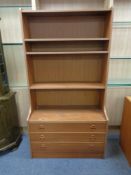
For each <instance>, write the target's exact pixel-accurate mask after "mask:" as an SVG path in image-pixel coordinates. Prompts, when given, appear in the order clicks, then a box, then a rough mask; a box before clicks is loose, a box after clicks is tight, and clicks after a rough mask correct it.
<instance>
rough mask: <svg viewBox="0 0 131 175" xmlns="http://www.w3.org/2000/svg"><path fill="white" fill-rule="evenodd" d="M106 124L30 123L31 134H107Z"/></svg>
mask: <svg viewBox="0 0 131 175" xmlns="http://www.w3.org/2000/svg"><path fill="white" fill-rule="evenodd" d="M106 128H107V124H106V123H36V124H35V123H29V131H30V132H105V131H106Z"/></svg>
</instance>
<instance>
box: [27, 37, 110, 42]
mask: <svg viewBox="0 0 131 175" xmlns="http://www.w3.org/2000/svg"><path fill="white" fill-rule="evenodd" d="M24 41H25V42H46V41H48V42H52V41H109V38H50V39H48V38H47V39H45V38H31V39H24Z"/></svg>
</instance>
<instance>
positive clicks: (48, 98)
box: [21, 9, 112, 158]
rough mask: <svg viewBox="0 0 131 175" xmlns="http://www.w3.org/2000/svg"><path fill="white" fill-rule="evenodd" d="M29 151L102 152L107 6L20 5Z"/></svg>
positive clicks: (109, 18)
mask: <svg viewBox="0 0 131 175" xmlns="http://www.w3.org/2000/svg"><path fill="white" fill-rule="evenodd" d="M21 18H22V28H23V41H24V46H25V58H26V63H27V71H28V79H29V92H30V99H31V114H30V116H29V118H28V128H29V136H30V145H31V155H32V157H34V158H40V157H65V158H67V157H72V158H75V157H92V158H93V157H95V158H102V157H104V150H105V145H106V135H107V128H108V118H107V115H106V112H105V110H104V104H105V94H106V85H107V74H108V64H109V53H110V39H111V29H112V10H111V9H109V10H80V11H76V10H74V11H73V10H72V11H71V10H65V11H47V10H46V11H44V10H38V11H21Z"/></svg>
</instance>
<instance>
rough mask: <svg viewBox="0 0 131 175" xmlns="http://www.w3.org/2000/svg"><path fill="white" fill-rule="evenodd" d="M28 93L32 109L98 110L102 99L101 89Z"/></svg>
mask: <svg viewBox="0 0 131 175" xmlns="http://www.w3.org/2000/svg"><path fill="white" fill-rule="evenodd" d="M30 93H31V99H32V103H33V105H34V106H33V109H46V108H49V109H52V108H57V109H61V108H69V107H70V108H71V109H72V108H74V109H78V108H83V107H84V108H86V109H88V108H97V109H100V108H101V105H102V101H103V97H104V96H103V95H104V90H103V89H34V90H31V91H30Z"/></svg>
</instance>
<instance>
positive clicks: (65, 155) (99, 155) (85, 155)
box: [32, 151, 104, 158]
mask: <svg viewBox="0 0 131 175" xmlns="http://www.w3.org/2000/svg"><path fill="white" fill-rule="evenodd" d="M32 158H104V151H103V152H101V153H81V152H77V153H68V152H67V153H55V152H54V153H50V152H48V153H47V152H32Z"/></svg>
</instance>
